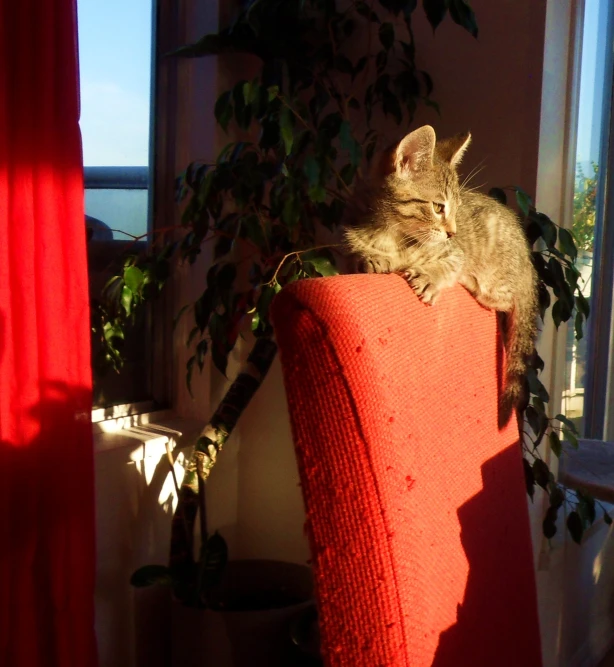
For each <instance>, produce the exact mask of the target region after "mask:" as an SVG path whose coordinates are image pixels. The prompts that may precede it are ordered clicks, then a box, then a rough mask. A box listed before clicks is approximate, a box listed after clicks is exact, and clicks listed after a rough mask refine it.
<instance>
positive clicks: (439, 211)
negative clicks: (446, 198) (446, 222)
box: [431, 201, 446, 215]
mask: <svg viewBox="0 0 614 667" xmlns="http://www.w3.org/2000/svg"><path fill="white" fill-rule="evenodd" d="M431 205H432V206H433V211H435V215H443V213H445V210H446V205H445V204H441V203H439V202H436V201H434V202H431Z"/></svg>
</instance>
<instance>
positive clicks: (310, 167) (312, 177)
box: [303, 155, 320, 186]
mask: <svg viewBox="0 0 614 667" xmlns="http://www.w3.org/2000/svg"><path fill="white" fill-rule="evenodd" d="M303 171H304V172H305V176H307V180H308V181H309V185H311V186H313V185H316V183H319V182H320V163H319V162H318V160H317V159H316V158H315V156H314V155H308V156H307V157H306V158H305V163H304V164H303Z"/></svg>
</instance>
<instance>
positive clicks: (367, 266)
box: [357, 257, 392, 273]
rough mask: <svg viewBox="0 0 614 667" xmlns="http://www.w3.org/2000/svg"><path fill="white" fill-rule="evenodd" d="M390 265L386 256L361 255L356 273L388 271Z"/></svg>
mask: <svg viewBox="0 0 614 667" xmlns="http://www.w3.org/2000/svg"><path fill="white" fill-rule="evenodd" d="M391 269H392V267H391V265H390V261H389V260H388V259H387V258H386V257H368V258H367V257H361V258H360V259H359V260H358V271H357V273H390V271H391Z"/></svg>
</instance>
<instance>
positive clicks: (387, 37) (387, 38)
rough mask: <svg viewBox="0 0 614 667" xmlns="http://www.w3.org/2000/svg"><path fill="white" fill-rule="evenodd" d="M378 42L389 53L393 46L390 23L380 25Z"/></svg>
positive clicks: (392, 31)
mask: <svg viewBox="0 0 614 667" xmlns="http://www.w3.org/2000/svg"><path fill="white" fill-rule="evenodd" d="M379 41H380V42H381V44H382V46H383V47H384V48H385V49H386V51H389V50H390V48H391V47H392V45H393V44H394V27H393V25H392V23H382V24H381V25H380V27H379Z"/></svg>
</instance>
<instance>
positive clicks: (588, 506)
mask: <svg viewBox="0 0 614 667" xmlns="http://www.w3.org/2000/svg"><path fill="white" fill-rule="evenodd" d="M576 493H577V496H578V506H577V510H578V514H579V515H580V518H581V519H582V523H583V524H584V525H586V524H587V523H588V524H590V525H592V524H593V523H594V522H595V518H596V511H595V499H594V498H593V497H592V496H590V495H588V494H587V493H583V492H582V491H577V492H576Z"/></svg>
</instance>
